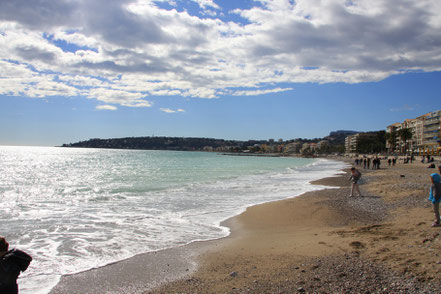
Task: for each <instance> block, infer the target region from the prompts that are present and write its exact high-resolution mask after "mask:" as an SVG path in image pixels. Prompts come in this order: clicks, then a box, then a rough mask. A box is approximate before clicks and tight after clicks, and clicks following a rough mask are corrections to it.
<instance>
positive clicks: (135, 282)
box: [49, 159, 338, 293]
mask: <svg viewBox="0 0 441 294" xmlns="http://www.w3.org/2000/svg"><path fill="white" fill-rule="evenodd" d="M331 160H335V159H331ZM336 172H338V171H337V170H336ZM300 195H302V194H300ZM300 195H294V196H291V197H299V196H300ZM288 199H292V198H288ZM277 201H283V200H274V201H273V202H277ZM267 203H271V202H264V203H263V204H262V203H260V204H254V205H252V206H251V207H253V206H259V205H265V204H267ZM239 215H240V214H239ZM237 216H238V215H235V216H232V217H230V218H228V219H227V220H225V221H223V222H222V223H221V225H222V226H223V227H228V228H229V230H230V235H231V225H230V220H231V219H233V218H235V217H237ZM230 235H229V236H226V237H222V238H220V239H213V240H204V241H194V242H191V243H189V244H186V245H182V246H179V247H172V248H168V249H162V250H158V251H155V252H147V253H142V254H138V255H136V256H133V257H130V258H128V259H124V260H120V261H116V262H114V263H110V264H108V265H105V266H102V267H98V268H93V269H90V270H86V271H83V272H79V273H74V274H68V275H63V276H61V277H60V280H59V281H58V283H57V284H56V285H55V286H54V287H53V288H52V289H51V291H50V292H49V293H71V292H79V293H97V292H98V293H101V292H111V293H140V292H142V291H141V290H142V289H144V290H145V291H146V290H150V289H153V288H155V287H157V286H158V285H161V284H164V283H166V282H170V281H174V280H177V279H180V278H183V277H186V276H189V275H191V274H192V273H194V272H195V271H196V269H197V268H198V265H197V262H196V261H195V260H197V259H198V257H200V256H201V255H202V254H203V253H205V252H207V251H210V249H212V248H216V247H218V246H219V243H220V240H224V239H225V238H229V237H230ZM91 285H93V286H91Z"/></svg>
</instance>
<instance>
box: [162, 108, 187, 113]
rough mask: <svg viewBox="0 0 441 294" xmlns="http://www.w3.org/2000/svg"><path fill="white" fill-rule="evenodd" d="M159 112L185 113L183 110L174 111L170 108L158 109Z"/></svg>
mask: <svg viewBox="0 0 441 294" xmlns="http://www.w3.org/2000/svg"><path fill="white" fill-rule="evenodd" d="M160 110H161V111H162V112H165V113H177V112H185V110H184V109H176V110H173V109H170V108H160Z"/></svg>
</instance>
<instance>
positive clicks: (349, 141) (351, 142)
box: [345, 133, 360, 153]
mask: <svg viewBox="0 0 441 294" xmlns="http://www.w3.org/2000/svg"><path fill="white" fill-rule="evenodd" d="M358 137H360V133H358V134H354V135H350V136H347V137H346V138H345V150H346V153H354V152H356V151H357V140H358Z"/></svg>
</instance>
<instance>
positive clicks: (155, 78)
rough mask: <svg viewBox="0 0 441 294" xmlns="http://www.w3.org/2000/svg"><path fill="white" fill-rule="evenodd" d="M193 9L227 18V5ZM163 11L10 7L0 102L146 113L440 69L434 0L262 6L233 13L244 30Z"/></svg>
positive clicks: (145, 5)
mask: <svg viewBox="0 0 441 294" xmlns="http://www.w3.org/2000/svg"><path fill="white" fill-rule="evenodd" d="M193 1H194V2H196V3H197V4H198V5H199V7H200V9H201V10H202V11H201V13H202V14H204V13H208V12H209V11H211V12H212V13H213V15H214V13H215V12H216V13H218V12H220V11H222V12H223V13H225V15H228V14H229V12H228V11H224V10H223V8H222V7H221V5H222V2H221V1H219V2H214V1H210V0H193ZM158 2H160V1H153V0H147V1H144V0H143V1H141V0H114V1H106V0H94V1H85V0H78V1H70V0H59V1H43V0H35V1H26V0H14V1H3V2H2V4H0V8H1V9H0V63H1V64H0V65H1V66H0V73H1V79H0V86H1V87H0V93H1V94H7V95H16V96H29V97H44V96H54V95H58V96H75V95H83V96H85V97H89V98H93V99H97V100H98V101H101V102H103V103H106V104H107V103H109V104H114V105H123V106H129V107H150V106H152V103H151V102H149V101H147V100H145V97H147V96H153V95H154V96H163V95H181V96H184V97H198V98H218V97H220V96H222V95H231V94H232V95H262V94H265V93H271V92H274V91H282V90H283V91H285V89H283V88H281V86H280V85H282V83H283V84H284V85H286V84H289V83H304V82H313V83H333V82H344V83H359V82H367V81H379V80H382V79H384V78H387V77H389V76H390V75H394V74H398V73H403V72H406V71H427V72H429V71H439V70H441V34H439V32H440V31H441V14H440V13H439V11H440V9H441V4H440V2H439V1H438V0H420V1H410V0H409V1H408V0H369V1H368V0H359V1H346V0H297V1H288V0H259V1H258V2H259V4H260V5H258V6H255V7H253V8H250V9H242V10H241V9H237V10H235V11H234V13H236V14H239V15H240V16H241V17H242V18H243V19H245V21H246V24H241V23H234V22H233V21H232V20H231V21H226V20H225V18H222V19H220V18H215V17H204V18H201V17H197V16H195V15H191V14H190V13H189V12H188V11H185V10H184V11H178V10H176V9H171V10H165V9H161V8H159V6H157V5H156V3H158ZM217 3H219V4H217ZM169 4H172V5H175V4H176V3H169ZM24 7H26V9H24ZM96 11H99V12H100V13H96ZM231 13H232V12H230V14H231ZM60 44H65V45H60ZM265 85H271V88H269V87H268V86H265ZM244 88H249V89H253V90H249V91H244V90H242V89H244ZM286 89H288V88H286Z"/></svg>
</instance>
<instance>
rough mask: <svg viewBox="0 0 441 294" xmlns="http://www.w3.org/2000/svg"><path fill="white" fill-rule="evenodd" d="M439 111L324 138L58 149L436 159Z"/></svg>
mask: <svg viewBox="0 0 441 294" xmlns="http://www.w3.org/2000/svg"><path fill="white" fill-rule="evenodd" d="M440 115H441V110H437V111H434V112H430V113H427V114H424V115H422V116H419V117H417V118H414V119H406V120H405V121H404V122H402V123H394V124H392V125H389V126H387V127H386V130H380V131H373V132H356V131H349V130H339V131H335V132H331V133H330V134H329V135H328V136H326V137H324V138H316V139H301V138H298V139H292V140H287V141H284V140H282V139H279V140H275V139H269V140H248V141H237V140H223V139H213V138H186V137H160V136H159V137H157V136H151V137H127V138H115V139H98V138H96V139H90V140H87V141H82V142H78V143H71V144H63V145H62V147H79V148H107V149H136V150H175V151H207V152H225V153H236V154H244V155H245V154H273V155H280V156H284V155H286V156H289V155H302V156H320V155H326V154H338V155H342V154H345V153H346V154H378V153H381V154H407V155H423V154H427V155H429V154H431V155H440V152H441V140H440V138H441V120H440Z"/></svg>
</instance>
